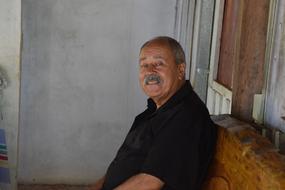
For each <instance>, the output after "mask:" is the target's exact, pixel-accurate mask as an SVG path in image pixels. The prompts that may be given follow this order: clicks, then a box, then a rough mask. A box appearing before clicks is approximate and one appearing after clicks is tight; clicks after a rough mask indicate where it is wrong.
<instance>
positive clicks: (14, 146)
mask: <svg viewBox="0 0 285 190" xmlns="http://www.w3.org/2000/svg"><path fill="white" fill-rule="evenodd" d="M0 31H1V32H0V78H1V79H0V80H1V81H0V129H1V131H2V132H3V131H4V133H5V140H6V143H5V144H6V146H7V156H8V161H7V162H6V161H3V160H0V170H1V175H0V177H1V178H2V179H0V189H3V190H10V189H15V188H16V181H15V179H16V171H17V154H18V119H19V118H18V116H19V89H20V46H21V1H18V0H9V1H5V0H0ZM2 140H3V139H2ZM2 140H1V144H2V142H3V141H2ZM1 154H3V153H1ZM3 168H4V170H6V171H7V168H8V169H9V173H6V174H7V175H5V174H3V173H2V172H3ZM4 175H5V176H6V177H8V178H9V175H10V183H9V182H8V180H7V181H6V182H4V183H1V182H3V180H4V179H3V178H4Z"/></svg>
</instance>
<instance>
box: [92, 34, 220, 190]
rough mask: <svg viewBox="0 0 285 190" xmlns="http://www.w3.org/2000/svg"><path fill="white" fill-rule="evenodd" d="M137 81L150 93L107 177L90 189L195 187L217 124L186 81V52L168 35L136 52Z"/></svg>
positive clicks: (211, 150) (181, 189)
mask: <svg viewBox="0 0 285 190" xmlns="http://www.w3.org/2000/svg"><path fill="white" fill-rule="evenodd" d="M139 67H140V71H139V79H140V85H141V87H142V89H143V91H144V92H145V93H146V95H147V96H149V99H148V108H147V109H146V110H145V111H144V112H143V113H141V114H139V115H138V116H137V117H136V118H135V121H134V123H133V125H132V127H131V129H130V131H129V133H128V135H127V137H126V139H125V141H124V143H123V145H122V146H121V147H120V149H119V151H118V152H117V155H116V157H115V159H114V160H113V162H112V163H111V164H110V166H109V168H108V170H107V173H106V175H105V176H104V177H103V178H102V179H100V180H99V181H98V182H97V183H96V184H95V185H94V186H93V187H92V188H91V189H92V190H111V189H115V190H159V189H162V190H197V189H200V188H201V185H202V182H203V180H204V178H205V176H206V175H207V170H208V167H209V164H210V162H211V160H212V157H213V153H214V147H215V143H216V127H215V125H214V124H213V122H212V121H211V119H210V116H209V113H208V110H207V108H206V106H205V105H204V103H203V102H202V101H201V100H200V99H199V97H198V96H197V95H196V93H195V92H194V91H193V89H192V87H191V85H190V83H189V81H186V80H185V55H184V52H183V49H182V48H181V46H180V44H179V43H178V42H177V41H176V40H174V39H172V38H170V37H164V36H162V37H156V38H154V39H152V40H150V41H148V42H146V43H145V44H144V45H143V46H142V48H141V51H140V57H139Z"/></svg>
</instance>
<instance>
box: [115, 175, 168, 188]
mask: <svg viewBox="0 0 285 190" xmlns="http://www.w3.org/2000/svg"><path fill="white" fill-rule="evenodd" d="M163 185H164V182H163V181H161V180H160V179H158V178H157V177H154V176H152V175H148V174H144V173H141V174H138V175H135V176H133V177H131V178H129V179H128V180H127V181H125V182H124V183H122V184H121V185H119V186H118V187H116V188H115V189H114V190H133V189H135V190H160V189H161V188H162V187H163Z"/></svg>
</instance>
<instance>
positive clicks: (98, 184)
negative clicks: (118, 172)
mask: <svg viewBox="0 0 285 190" xmlns="http://www.w3.org/2000/svg"><path fill="white" fill-rule="evenodd" d="M104 181H105V176H103V177H101V178H100V179H99V180H97V181H96V183H95V184H94V185H91V186H90V187H89V188H88V190H101V189H102V187H103V184H104Z"/></svg>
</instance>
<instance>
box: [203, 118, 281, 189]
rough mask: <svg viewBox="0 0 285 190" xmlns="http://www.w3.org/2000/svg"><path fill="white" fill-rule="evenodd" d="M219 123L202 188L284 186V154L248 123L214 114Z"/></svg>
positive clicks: (269, 187)
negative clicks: (206, 176)
mask: <svg viewBox="0 0 285 190" xmlns="http://www.w3.org/2000/svg"><path fill="white" fill-rule="evenodd" d="M213 119H214V121H215V123H216V124H217V125H219V131H218V142H217V148H216V155H215V158H214V162H213V164H212V166H211V170H210V172H209V177H208V178H207V180H206V182H205V187H204V190H213V189H219V190H223V189H225V190H241V189H242V190H252V189H259V190H269V189H272V190H273V189H274V190H283V189H285V162H284V156H282V155H280V154H278V152H277V150H276V149H275V148H274V146H273V145H272V144H271V143H270V142H269V140H267V139H266V138H264V137H262V136H261V135H259V134H258V133H257V132H256V130H255V129H254V128H253V127H251V126H250V125H249V124H247V123H244V122H241V121H239V120H237V119H235V118H232V117H230V116H225V115H222V116H217V117H214V118H213Z"/></svg>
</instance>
